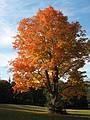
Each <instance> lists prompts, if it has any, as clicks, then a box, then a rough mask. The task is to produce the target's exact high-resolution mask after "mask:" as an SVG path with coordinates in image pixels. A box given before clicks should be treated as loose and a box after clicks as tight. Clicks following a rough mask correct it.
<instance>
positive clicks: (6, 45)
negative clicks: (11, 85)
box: [0, 0, 90, 79]
mask: <svg viewBox="0 0 90 120" xmlns="http://www.w3.org/2000/svg"><path fill="white" fill-rule="evenodd" d="M49 5H51V6H53V7H54V8H55V9H57V10H60V11H62V12H63V14H64V15H66V16H68V19H69V21H70V22H71V21H79V22H80V24H81V26H83V29H85V30H86V31H87V37H88V38H90V0H0V78H1V79H8V78H9V76H11V74H10V73H8V72H7V70H8V68H9V64H8V61H10V60H11V59H14V58H15V57H16V56H17V54H16V51H15V50H14V49H13V48H12V41H13V36H15V35H16V34H17V26H18V22H19V21H20V20H21V19H22V18H25V17H31V16H33V15H36V13H37V11H38V10H39V9H44V8H46V7H48V6H49ZM83 70H86V71H87V76H88V77H89V78H90V63H88V64H86V65H85V67H84V68H83Z"/></svg>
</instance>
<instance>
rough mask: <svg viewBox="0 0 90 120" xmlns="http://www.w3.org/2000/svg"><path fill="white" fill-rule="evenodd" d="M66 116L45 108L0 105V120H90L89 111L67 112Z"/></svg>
mask: <svg viewBox="0 0 90 120" xmlns="http://www.w3.org/2000/svg"><path fill="white" fill-rule="evenodd" d="M67 113H68V115H58V114H54V113H49V112H48V109H47V108H46V107H37V106H29V105H12V104H10V105H9V104H6V105H5V104H0V120H90V111H89V110H71V109H68V110H67Z"/></svg>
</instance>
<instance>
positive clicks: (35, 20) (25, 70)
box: [11, 6, 89, 90]
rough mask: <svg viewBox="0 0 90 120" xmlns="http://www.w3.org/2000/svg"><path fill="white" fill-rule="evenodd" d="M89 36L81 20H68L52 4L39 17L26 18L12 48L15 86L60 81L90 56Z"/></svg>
mask: <svg viewBox="0 0 90 120" xmlns="http://www.w3.org/2000/svg"><path fill="white" fill-rule="evenodd" d="M86 44H87V39H86V38H85V31H84V30H82V28H81V26H80V24H79V22H72V23H70V22H69V21H68V17H67V16H64V15H63V14H62V12H60V11H58V10H55V9H54V8H53V7H51V6H49V7H48V8H45V9H43V10H39V11H38V13H37V14H36V16H33V17H31V18H24V19H22V20H21V21H20V23H19V26H18V33H17V36H16V38H15V41H14V43H13V47H14V48H15V49H17V51H18V57H17V58H16V59H15V60H14V61H12V62H11V64H12V71H13V77H14V80H15V82H16V85H15V87H16V88H17V89H18V88H20V86H22V87H25V86H26V87H31V86H32V87H34V88H36V87H40V86H47V87H48V89H49V90H51V89H50V83H56V84H57V83H58V77H63V76H64V75H65V74H66V73H67V74H68V72H69V71H72V70H73V69H79V68H81V67H83V66H84V64H85V61H86V60H87V59H88V57H89V56H88V53H87V47H86Z"/></svg>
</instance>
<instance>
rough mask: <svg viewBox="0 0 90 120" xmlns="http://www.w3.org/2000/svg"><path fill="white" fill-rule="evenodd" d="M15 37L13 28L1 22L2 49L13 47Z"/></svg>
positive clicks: (0, 45)
mask: <svg viewBox="0 0 90 120" xmlns="http://www.w3.org/2000/svg"><path fill="white" fill-rule="evenodd" d="M14 35H15V31H14V30H13V28H12V27H11V26H10V25H8V24H7V23H6V21H0V47H7V46H8V45H11V44H12V41H13V37H14Z"/></svg>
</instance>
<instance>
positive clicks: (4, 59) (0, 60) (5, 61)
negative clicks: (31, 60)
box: [0, 53, 17, 67]
mask: <svg viewBox="0 0 90 120" xmlns="http://www.w3.org/2000/svg"><path fill="white" fill-rule="evenodd" d="M16 56H17V54H16V53H14V54H13V53H12V54H2V53H0V67H5V66H6V67H7V66H9V61H10V60H11V59H12V60H14V59H15V58H16Z"/></svg>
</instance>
